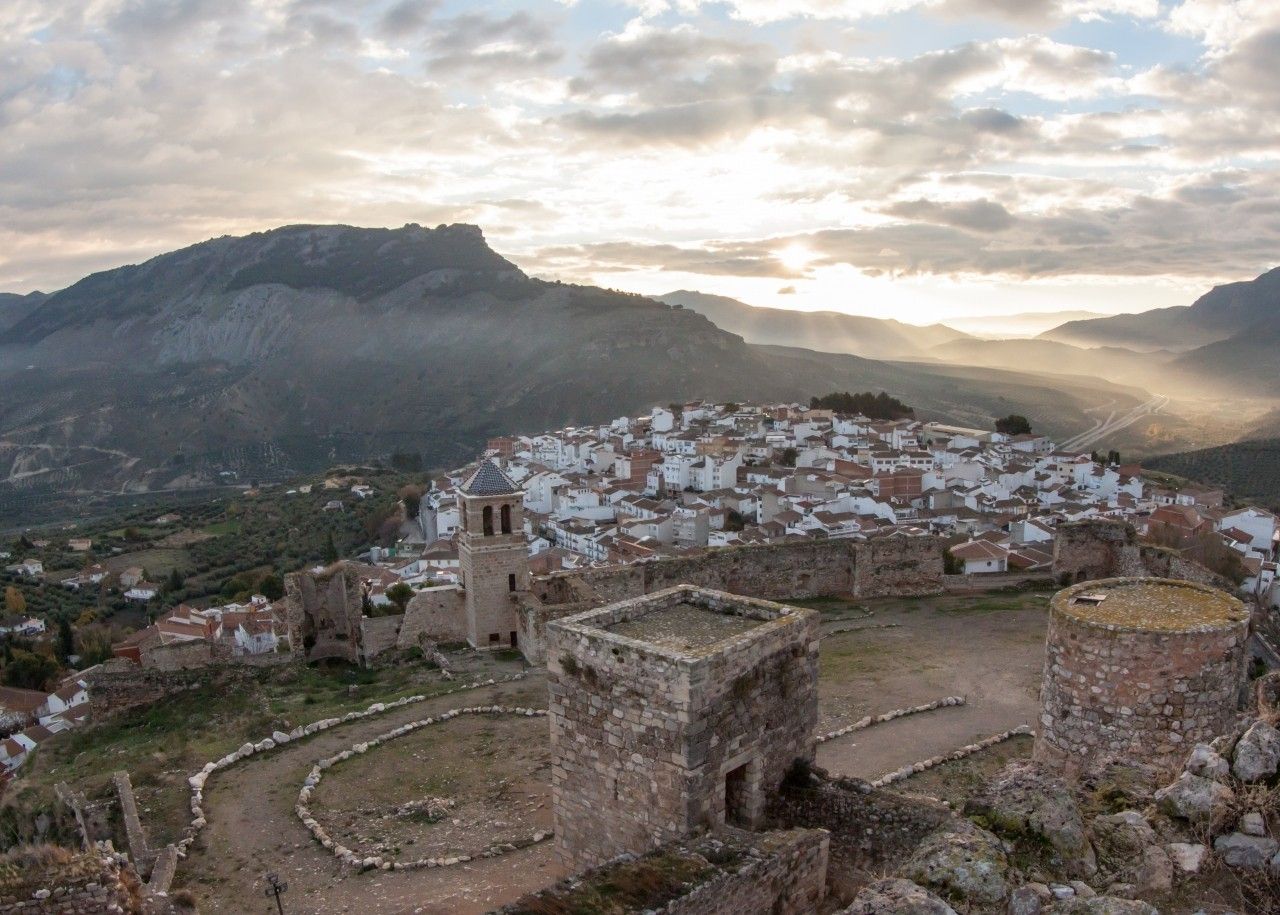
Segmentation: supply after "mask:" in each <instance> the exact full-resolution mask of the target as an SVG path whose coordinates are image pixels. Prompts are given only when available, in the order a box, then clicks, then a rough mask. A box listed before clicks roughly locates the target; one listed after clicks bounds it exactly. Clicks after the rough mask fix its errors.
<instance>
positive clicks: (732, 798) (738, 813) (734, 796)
mask: <svg viewBox="0 0 1280 915" xmlns="http://www.w3.org/2000/svg"><path fill="white" fill-rule="evenodd" d="M749 805H750V799H749V797H748V791H747V764H745V763H744V764H743V765H741V766H738V768H736V769H734V770H732V771H731V772H728V773H726V774H725V777H724V821H725V822H726V823H728V824H729V825H730V826H738V827H741V828H744V829H750V828H751V811H750V809H749Z"/></svg>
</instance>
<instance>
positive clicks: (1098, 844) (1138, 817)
mask: <svg viewBox="0 0 1280 915" xmlns="http://www.w3.org/2000/svg"><path fill="white" fill-rule="evenodd" d="M1092 831H1093V847H1094V848H1096V849H1097V850H1098V858H1099V859H1100V861H1101V862H1102V864H1103V865H1105V866H1106V867H1108V868H1110V869H1112V870H1119V869H1121V868H1124V867H1127V866H1129V865H1131V864H1133V862H1134V861H1135V860H1136V859H1137V858H1139V857H1140V856H1141V855H1142V852H1143V851H1144V850H1145V849H1146V848H1147V847H1149V846H1151V845H1155V844H1156V832H1155V830H1154V829H1152V828H1151V824H1150V823H1148V822H1147V818H1146V817H1145V816H1143V815H1142V814H1141V813H1139V812H1138V811H1136V810H1125V811H1123V812H1121V813H1113V814H1111V815H1110V816H1102V817H1098V818H1097V819H1095V820H1094V821H1093V825H1092Z"/></svg>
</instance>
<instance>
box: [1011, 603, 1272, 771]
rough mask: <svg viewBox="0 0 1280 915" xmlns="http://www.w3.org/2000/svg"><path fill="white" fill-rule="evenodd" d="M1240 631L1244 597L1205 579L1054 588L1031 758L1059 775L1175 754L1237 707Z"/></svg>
mask: <svg viewBox="0 0 1280 915" xmlns="http://www.w3.org/2000/svg"><path fill="white" fill-rule="evenodd" d="M1248 636H1249V612H1248V610H1246V609H1245V607H1244V605H1243V604H1242V603H1241V602H1240V601H1239V600H1237V599H1236V598H1234V597H1232V596H1231V595H1229V594H1227V593H1226V592H1224V591H1219V590H1216V589H1214V588H1211V587H1208V586H1206V585H1201V584H1195V583H1193V582H1188V581H1175V580H1171V579H1163V578H1110V579H1104V580H1101V581H1088V582H1084V583H1082V584H1078V585H1074V586H1072V587H1070V588H1067V589H1065V590H1063V591H1060V592H1058V593H1057V594H1056V595H1054V597H1053V599H1052V600H1051V601H1050V612H1049V628H1048V635H1047V638H1046V652H1045V665H1044V678H1043V682H1042V685H1041V714H1040V728H1039V735H1038V737H1037V739H1036V745H1035V759H1036V761H1037V762H1040V763H1043V764H1046V765H1048V766H1050V767H1052V768H1056V769H1058V770H1060V771H1062V772H1064V773H1066V774H1069V775H1078V774H1080V773H1082V772H1088V771H1090V770H1094V769H1097V768H1099V767H1100V766H1103V765H1105V764H1106V763H1108V762H1111V761H1135V760H1136V761H1142V762H1146V763H1153V764H1156V765H1172V764H1174V763H1177V762H1179V761H1180V760H1181V758H1182V757H1184V756H1185V755H1186V753H1187V752H1188V751H1189V750H1190V748H1191V747H1192V746H1194V745H1195V744H1196V743H1197V742H1199V741H1208V740H1212V739H1213V738H1214V737H1216V736H1217V735H1218V734H1221V733H1223V731H1224V730H1225V729H1226V728H1227V726H1228V725H1229V724H1230V722H1231V720H1232V717H1233V716H1234V715H1235V713H1236V710H1237V708H1238V707H1239V699H1240V694H1241V689H1242V687H1243V685H1244V682H1245V663H1246V647H1245V643H1246V641H1247V639H1248Z"/></svg>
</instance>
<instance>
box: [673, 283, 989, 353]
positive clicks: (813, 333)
mask: <svg viewBox="0 0 1280 915" xmlns="http://www.w3.org/2000/svg"><path fill="white" fill-rule="evenodd" d="M658 301H660V302H666V303H667V304H668V305H679V306H681V307H682V308H687V309H689V310H690V311H696V312H697V313H698V314H700V315H703V316H705V317H707V318H709V319H710V320H711V322H712V323H713V324H715V325H716V326H717V327H721V328H723V329H724V330H727V331H729V332H730V333H734V334H738V335H739V336H741V337H743V338H744V339H745V340H746V341H747V342H749V343H767V344H773V345H778V346H799V347H803V348H805V349H812V350H818V351H819V352H827V353H852V354H853V355H855V356H868V357H870V358H874V359H909V358H915V357H920V356H924V355H925V354H926V353H927V351H928V350H929V349H930V347H933V346H937V345H939V344H941V343H948V342H950V341H952V340H960V339H964V338H965V337H967V335H966V334H963V333H961V332H960V331H957V330H953V329H952V328H950V327H947V326H945V325H943V324H930V325H928V326H918V325H915V324H903V323H902V322H901V321H893V320H884V319H881V318H868V317H863V316H861V315H848V314H843V313H842V312H836V311H792V310H790V309H786V308H760V307H757V306H755V305H748V304H746V303H745V302H739V301H738V300H737V299H731V298H729V297H728V296H722V295H710V294H708V293H705V292H691V291H689V290H687V289H682V290H679V291H677V292H669V293H667V294H666V295H662V296H658Z"/></svg>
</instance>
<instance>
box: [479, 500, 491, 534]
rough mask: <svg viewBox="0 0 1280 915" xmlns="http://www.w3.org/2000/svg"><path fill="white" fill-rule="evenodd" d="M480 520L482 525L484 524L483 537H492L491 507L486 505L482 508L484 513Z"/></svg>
mask: <svg viewBox="0 0 1280 915" xmlns="http://www.w3.org/2000/svg"><path fill="white" fill-rule="evenodd" d="M481 518H482V519H483V523H484V535H485V536H486V537H492V536H493V506H492V505H486V506H485V507H484V513H483V514H482V515H481Z"/></svg>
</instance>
